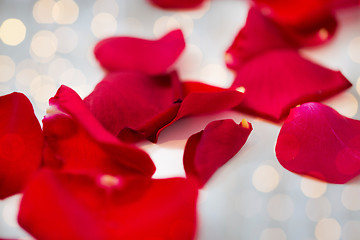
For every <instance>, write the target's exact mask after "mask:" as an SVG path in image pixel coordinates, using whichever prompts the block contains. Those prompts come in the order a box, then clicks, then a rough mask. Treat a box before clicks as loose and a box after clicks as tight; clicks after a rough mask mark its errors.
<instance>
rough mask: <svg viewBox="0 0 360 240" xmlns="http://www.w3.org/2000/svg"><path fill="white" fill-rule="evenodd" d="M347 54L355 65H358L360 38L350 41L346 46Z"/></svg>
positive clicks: (359, 59) (359, 60)
mask: <svg viewBox="0 0 360 240" xmlns="http://www.w3.org/2000/svg"><path fill="white" fill-rule="evenodd" d="M348 54H349V56H350V58H351V60H353V61H354V62H356V63H360V36H359V37H356V38H354V39H352V40H351V42H350V44H349V46H348Z"/></svg>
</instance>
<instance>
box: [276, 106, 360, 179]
mask: <svg viewBox="0 0 360 240" xmlns="http://www.w3.org/2000/svg"><path fill="white" fill-rule="evenodd" d="M275 150H276V156H277V158H278V160H279V162H280V164H281V165H283V166H284V168H286V169H288V170H289V171H292V172H295V173H298V174H305V175H310V176H313V177H316V178H319V179H322V180H324V181H327V182H330V183H345V182H347V181H349V180H351V179H352V178H354V177H355V176H357V175H358V174H359V173H360V121H358V120H353V119H349V118H347V117H344V116H342V115H340V114H339V113H338V112H336V111H335V110H333V109H332V108H330V107H328V106H326V105H323V104H320V103H306V104H303V105H301V106H299V107H297V108H294V109H292V110H291V113H290V115H289V117H288V119H287V120H286V121H285V123H284V125H283V127H282V128H281V130H280V133H279V136H278V139H277V143H276V149H275Z"/></svg>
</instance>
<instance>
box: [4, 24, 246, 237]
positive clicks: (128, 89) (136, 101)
mask: <svg viewBox="0 0 360 240" xmlns="http://www.w3.org/2000/svg"><path fill="white" fill-rule="evenodd" d="M174 36H175V37H174ZM177 37H180V38H177ZM169 38H170V39H172V40H171V41H169V42H168V44H169V45H167V44H165V43H164V42H167V40H166V39H169ZM164 39H165V40H164ZM177 40H178V41H177ZM158 41H162V42H161V43H159V42H158ZM158 41H150V40H145V39H137V38H130V37H119V38H112V39H106V40H104V41H103V42H100V43H99V45H98V46H97V48H96V50H95V54H96V56H97V57H98V58H99V60H100V62H101V64H102V66H103V67H104V68H105V69H107V71H108V72H107V74H106V76H105V78H104V79H103V80H102V81H101V82H100V83H99V84H98V85H97V87H96V88H95V89H94V92H93V93H91V94H90V95H89V96H88V97H87V98H85V99H84V100H82V99H81V98H80V97H79V95H78V94H77V93H76V92H75V91H73V90H72V89H71V88H69V87H66V86H61V87H60V88H59V89H58V91H57V93H56V95H55V96H54V97H52V98H51V99H50V101H49V104H50V108H49V109H48V110H47V115H46V116H45V117H44V119H43V129H41V127H40V124H39V122H38V120H37V119H36V117H35V115H34V112H33V108H32V105H31V103H30V101H29V100H28V99H27V98H26V97H25V96H24V95H23V94H21V93H12V94H10V95H5V96H1V97H0V113H1V116H2V118H1V120H0V121H1V125H0V143H1V144H0V165H1V166H6V168H2V170H1V171H0V198H1V199H4V198H6V197H9V196H12V195H14V194H17V193H23V197H22V200H21V203H20V209H19V214H18V222H19V224H20V226H21V227H22V228H23V229H24V230H26V231H27V232H28V233H30V234H31V235H32V236H33V237H35V238H36V239H51V238H53V237H54V233H56V234H57V235H56V236H57V238H59V239H135V240H136V239H145V238H147V239H148V238H151V239H179V240H180V239H194V238H195V235H196V228H197V207H196V204H197V195H198V189H199V188H202V187H203V186H204V185H205V184H206V183H207V182H208V180H209V179H210V178H211V176H212V175H213V174H214V173H215V172H216V171H217V170H218V169H219V168H220V167H222V166H223V165H224V164H226V163H227V162H228V161H229V160H230V159H231V158H232V157H233V156H234V155H235V154H236V153H237V152H238V151H239V150H240V149H241V148H242V147H243V145H244V144H245V142H246V140H247V138H248V136H249V134H250V133H251V131H252V125H251V123H249V122H247V121H246V120H243V121H242V122H241V123H240V124H237V123H235V122H234V121H233V120H230V119H227V120H219V121H214V122H211V123H209V124H208V126H206V128H205V129H204V130H203V131H201V132H199V133H196V134H194V135H193V136H191V137H190V138H189V140H188V141H187V144H186V147H185V154H184V159H183V162H184V169H185V172H186V177H185V178H167V179H154V178H152V176H153V174H154V172H155V170H156V169H155V165H154V163H153V161H152V159H151V158H150V157H149V155H148V154H147V153H146V152H144V151H143V150H141V149H140V148H138V147H137V146H135V145H133V144H131V143H127V142H125V141H123V140H122V139H125V140H131V141H137V140H139V139H144V138H148V139H149V140H153V141H156V139H157V137H158V134H159V133H160V131H161V130H162V129H163V128H165V127H167V126H169V125H171V124H172V123H173V122H175V121H177V120H178V119H180V118H183V117H185V116H189V115H194V114H204V113H209V112H218V111H222V110H226V109H231V108H233V107H234V106H236V105H238V104H239V102H241V101H242V99H243V93H240V92H238V91H233V90H227V89H222V88H217V87H213V86H209V85H206V84H202V83H197V82H186V83H182V82H181V81H180V80H179V79H178V77H177V74H176V72H175V71H174V70H169V71H168V68H169V67H170V66H171V64H172V63H173V62H174V61H175V60H176V58H177V56H178V55H179V54H180V53H181V51H182V49H183V46H182V45H183V38H182V34H181V32H180V31H175V32H170V33H169V34H168V35H166V36H164V37H163V38H161V39H159V40H158ZM163 41H164V42H163ZM109 44H110V45H109ZM136 45H138V48H136ZM156 46H158V48H157V51H160V53H159V54H156V55H153V53H154V52H152V51H154V49H156ZM160 46H163V47H160ZM123 47H125V48H127V49H133V50H134V49H142V51H143V52H140V53H138V54H141V55H142V56H143V58H140V59H142V60H144V62H141V60H139V61H138V63H139V65H136V64H135V62H136V59H134V58H133V57H129V58H127V56H122V55H121V54H115V55H114V54H113V55H111V54H110V53H109V52H112V50H113V49H118V50H117V51H119V52H121V51H122V50H121V49H122V48H123ZM119 49H120V50H119ZM161 51H162V52H163V53H164V54H163V55H162V53H161ZM119 52H118V53H119ZM152 55H153V56H152ZM147 57H148V59H146V58H147ZM114 58H115V59H114ZM152 58H157V59H155V60H154V59H152ZM113 61H114V62H115V63H114V64H111V63H112V62H113ZM132 61H133V62H132ZM148 64H150V65H152V66H149V65H148ZM137 66H138V67H137ZM98 119H99V120H98ZM107 129H109V130H107Z"/></svg>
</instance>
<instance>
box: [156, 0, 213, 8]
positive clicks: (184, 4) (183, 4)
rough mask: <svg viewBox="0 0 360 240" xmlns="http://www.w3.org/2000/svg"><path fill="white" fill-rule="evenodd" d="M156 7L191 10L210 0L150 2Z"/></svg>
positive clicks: (163, 0)
mask: <svg viewBox="0 0 360 240" xmlns="http://www.w3.org/2000/svg"><path fill="white" fill-rule="evenodd" d="M149 1H150V2H151V3H152V4H154V5H155V6H158V7H161V8H165V9H191V8H196V7H199V6H201V4H203V3H204V2H206V1H208V0H181V1H179V0H149Z"/></svg>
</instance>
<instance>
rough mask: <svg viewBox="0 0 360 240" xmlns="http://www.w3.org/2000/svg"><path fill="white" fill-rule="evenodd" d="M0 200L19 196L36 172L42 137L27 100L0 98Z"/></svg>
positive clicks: (17, 95) (11, 96)
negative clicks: (15, 195)
mask: <svg viewBox="0 0 360 240" xmlns="http://www.w3.org/2000/svg"><path fill="white" fill-rule="evenodd" d="M0 116H1V117H0V166H1V167H0V199H4V198H6V197H9V196H11V195H13V194H16V193H19V192H20V191H21V190H22V188H23V186H24V184H25V183H26V182H27V181H28V180H29V178H30V177H31V176H32V174H33V173H34V172H35V171H36V170H37V169H38V168H39V166H40V163H41V153H42V147H43V135H42V131H41V127H40V124H39V121H38V120H37V118H36V116H35V114H34V110H33V107H32V105H31V103H30V101H29V100H28V99H27V97H26V96H25V95H23V94H21V93H12V94H9V95H5V96H1V97H0Z"/></svg>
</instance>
